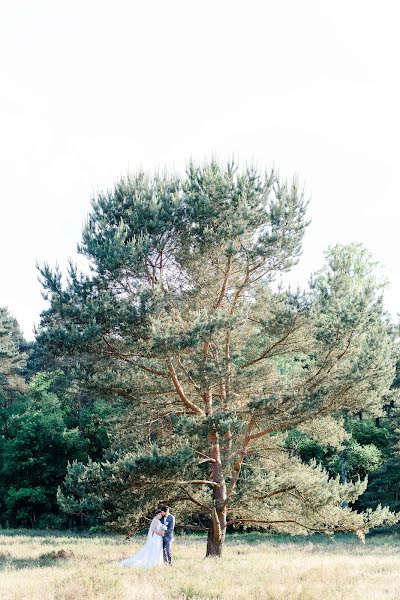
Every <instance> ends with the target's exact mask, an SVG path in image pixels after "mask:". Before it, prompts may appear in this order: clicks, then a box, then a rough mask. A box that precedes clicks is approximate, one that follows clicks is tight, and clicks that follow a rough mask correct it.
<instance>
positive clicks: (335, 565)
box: [0, 530, 400, 600]
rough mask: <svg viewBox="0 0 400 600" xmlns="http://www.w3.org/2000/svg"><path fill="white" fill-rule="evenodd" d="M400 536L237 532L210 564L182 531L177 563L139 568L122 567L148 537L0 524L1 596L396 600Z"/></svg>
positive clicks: (5, 599)
mask: <svg viewBox="0 0 400 600" xmlns="http://www.w3.org/2000/svg"><path fill="white" fill-rule="evenodd" d="M399 542H400V538H399V539H398V538H397V537H396V536H393V535H392V536H389V535H387V536H385V535H376V536H371V537H367V543H366V545H365V546H363V545H361V544H360V543H359V542H358V540H357V539H356V538H355V537H353V536H338V537H335V538H334V539H331V538H322V537H318V538H317V537H314V538H310V537H309V538H290V537H276V536H275V537H270V536H265V535H264V536H262V535H251V534H248V535H242V536H240V535H234V536H230V537H229V538H228V541H227V544H226V547H225V552H224V557H223V558H222V559H221V560H218V559H207V560H205V559H204V553H205V539H204V538H201V537H198V536H179V537H177V539H176V541H175V543H174V548H173V549H174V556H175V565H174V566H173V567H172V568H168V567H161V568H158V569H150V570H140V569H126V568H121V567H118V566H116V564H115V563H116V562H117V561H119V560H121V559H123V558H125V557H127V556H129V555H130V554H133V553H134V552H135V551H136V550H137V549H138V548H139V547H140V545H141V544H142V543H144V538H134V539H131V540H130V541H125V540H124V539H123V537H122V536H106V535H103V536H101V535H94V536H79V535H71V534H64V533H53V534H49V533H44V532H34V533H30V532H21V531H6V530H0V599H1V600H25V599H26V600H28V599H29V600H78V599H79V600H94V599H95V598H96V599H104V600H117V599H118V600H170V599H181V600H186V599H192V600H228V599H229V600H231V599H237V600H248V599H251V600H257V599H271V600H275V599H276V600H277V599H279V600H282V599H287V600H311V599H312V600H314V599H318V600H339V599H340V600H358V599H359V600H369V599H371V600H372V599H373V600H381V599H382V600H389V599H390V600H395V599H396V600H398V599H399V598H400V543H399ZM60 550H63V551H65V552H63V553H62V554H64V557H63V558H54V556H55V555H56V553H57V552H59V551H60Z"/></svg>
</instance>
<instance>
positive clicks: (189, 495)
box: [181, 486, 211, 513]
mask: <svg viewBox="0 0 400 600" xmlns="http://www.w3.org/2000/svg"><path fill="white" fill-rule="evenodd" d="M181 487H182V490H183V491H184V493H185V494H186V496H187V497H188V499H189V500H190V502H193V504H196V505H197V506H200V508H202V509H203V510H205V511H207V512H209V513H211V508H210V507H209V506H207V505H206V504H202V503H201V502H199V501H198V500H196V498H193V496H192V495H191V494H189V492H188V491H187V490H186V488H184V487H183V486H181Z"/></svg>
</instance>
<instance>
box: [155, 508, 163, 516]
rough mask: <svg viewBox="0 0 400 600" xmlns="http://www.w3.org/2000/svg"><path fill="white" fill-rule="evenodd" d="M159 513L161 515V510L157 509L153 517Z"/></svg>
mask: <svg viewBox="0 0 400 600" xmlns="http://www.w3.org/2000/svg"><path fill="white" fill-rule="evenodd" d="M160 513H162V510H161V508H157V510H156V512H155V513H154V516H155V517H156V516H157V515H159V514H160Z"/></svg>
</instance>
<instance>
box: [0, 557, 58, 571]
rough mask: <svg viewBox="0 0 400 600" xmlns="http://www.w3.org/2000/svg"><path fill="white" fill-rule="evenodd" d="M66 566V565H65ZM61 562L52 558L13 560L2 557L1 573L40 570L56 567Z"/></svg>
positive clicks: (0, 561)
mask: <svg viewBox="0 0 400 600" xmlns="http://www.w3.org/2000/svg"><path fill="white" fill-rule="evenodd" d="M63 564H64V563H63ZM59 565H60V561H58V560H54V559H52V558H12V557H4V556H0V572H1V571H11V570H18V571H19V570H21V569H40V568H41V567H56V566H59Z"/></svg>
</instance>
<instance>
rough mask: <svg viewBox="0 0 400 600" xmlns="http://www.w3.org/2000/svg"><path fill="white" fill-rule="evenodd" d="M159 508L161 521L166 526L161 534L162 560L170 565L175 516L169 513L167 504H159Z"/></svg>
mask: <svg viewBox="0 0 400 600" xmlns="http://www.w3.org/2000/svg"><path fill="white" fill-rule="evenodd" d="M160 509H161V510H162V512H163V516H162V518H161V523H162V524H163V525H165V526H166V528H167V529H166V530H165V531H164V535H163V556H164V562H165V563H166V564H168V565H172V556H171V543H172V542H173V541H174V527H175V517H174V515H171V514H170V512H169V506H165V505H164V506H160Z"/></svg>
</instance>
